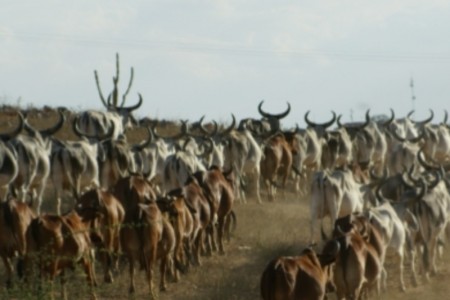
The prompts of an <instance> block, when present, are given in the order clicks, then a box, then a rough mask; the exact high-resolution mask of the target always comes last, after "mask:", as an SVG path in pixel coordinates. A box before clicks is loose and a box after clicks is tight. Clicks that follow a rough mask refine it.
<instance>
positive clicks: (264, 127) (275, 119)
mask: <svg viewBox="0 0 450 300" xmlns="http://www.w3.org/2000/svg"><path fill="white" fill-rule="evenodd" d="M263 103H264V100H262V101H261V102H260V103H259V105H258V112H259V114H260V115H261V116H262V120H261V121H260V122H261V123H260V124H261V125H260V128H259V133H260V134H263V135H266V134H274V133H275V132H277V131H278V130H281V125H280V120H281V119H283V118H286V117H287V115H288V114H289V113H290V112H291V105H290V103H289V102H288V103H287V108H286V110H285V111H284V112H282V113H278V114H273V113H268V112H265V111H264V110H263V109H262V105H263ZM254 129H255V130H256V131H258V130H257V128H254Z"/></svg>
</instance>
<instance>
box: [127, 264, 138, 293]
mask: <svg viewBox="0 0 450 300" xmlns="http://www.w3.org/2000/svg"><path fill="white" fill-rule="evenodd" d="M128 263H129V275H130V287H129V288H128V293H129V294H134V293H135V291H136V288H135V284H134V263H135V260H134V257H133V256H132V255H130V256H129V257H128Z"/></svg>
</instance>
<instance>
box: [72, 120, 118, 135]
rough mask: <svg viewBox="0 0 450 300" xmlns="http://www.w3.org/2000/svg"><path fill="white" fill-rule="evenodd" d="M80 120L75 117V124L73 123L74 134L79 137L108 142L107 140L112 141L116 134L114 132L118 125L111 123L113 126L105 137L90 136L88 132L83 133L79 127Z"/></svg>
mask: <svg viewBox="0 0 450 300" xmlns="http://www.w3.org/2000/svg"><path fill="white" fill-rule="evenodd" d="M78 119H79V116H75V118H73V122H72V129H73V132H74V133H75V134H76V135H77V136H78V137H80V138H81V137H86V138H88V139H97V140H99V141H100V140H102V141H104V140H107V139H111V138H112V136H113V134H114V130H115V129H116V125H115V124H114V122H111V126H110V127H109V129H108V132H107V133H105V135H103V136H100V135H95V134H94V135H90V134H87V133H86V132H83V131H81V129H80V127H78Z"/></svg>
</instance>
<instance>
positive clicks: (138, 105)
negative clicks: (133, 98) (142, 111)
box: [120, 93, 144, 111]
mask: <svg viewBox="0 0 450 300" xmlns="http://www.w3.org/2000/svg"><path fill="white" fill-rule="evenodd" d="M138 95H139V100H138V103H136V104H135V105H132V106H127V107H121V108H120V109H124V110H127V111H133V110H136V109H138V108H139V107H141V105H142V102H143V101H144V100H143V99H142V95H141V94H140V93H138Z"/></svg>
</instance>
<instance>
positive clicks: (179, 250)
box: [157, 194, 195, 281]
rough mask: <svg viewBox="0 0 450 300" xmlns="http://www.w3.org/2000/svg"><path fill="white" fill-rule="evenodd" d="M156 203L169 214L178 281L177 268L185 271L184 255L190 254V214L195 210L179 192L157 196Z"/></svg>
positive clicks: (191, 217)
mask: <svg viewBox="0 0 450 300" xmlns="http://www.w3.org/2000/svg"><path fill="white" fill-rule="evenodd" d="M157 204H158V207H159V209H160V210H161V212H163V213H167V214H168V215H169V220H170V223H171V224H172V227H173V229H174V231H175V240H176V243H175V252H174V260H175V265H176V269H175V270H173V271H174V276H175V281H178V280H179V272H178V270H177V269H181V270H182V271H183V272H185V271H186V270H187V268H188V260H187V258H186V256H188V257H190V255H191V254H192V247H193V240H194V219H193V216H192V215H193V214H194V213H195V210H194V209H193V208H191V207H190V206H189V205H188V203H187V202H186V199H185V198H184V196H183V195H181V194H175V195H170V196H165V197H162V198H159V199H158V201H157ZM183 250H184V251H183ZM185 254H186V256H185Z"/></svg>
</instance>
